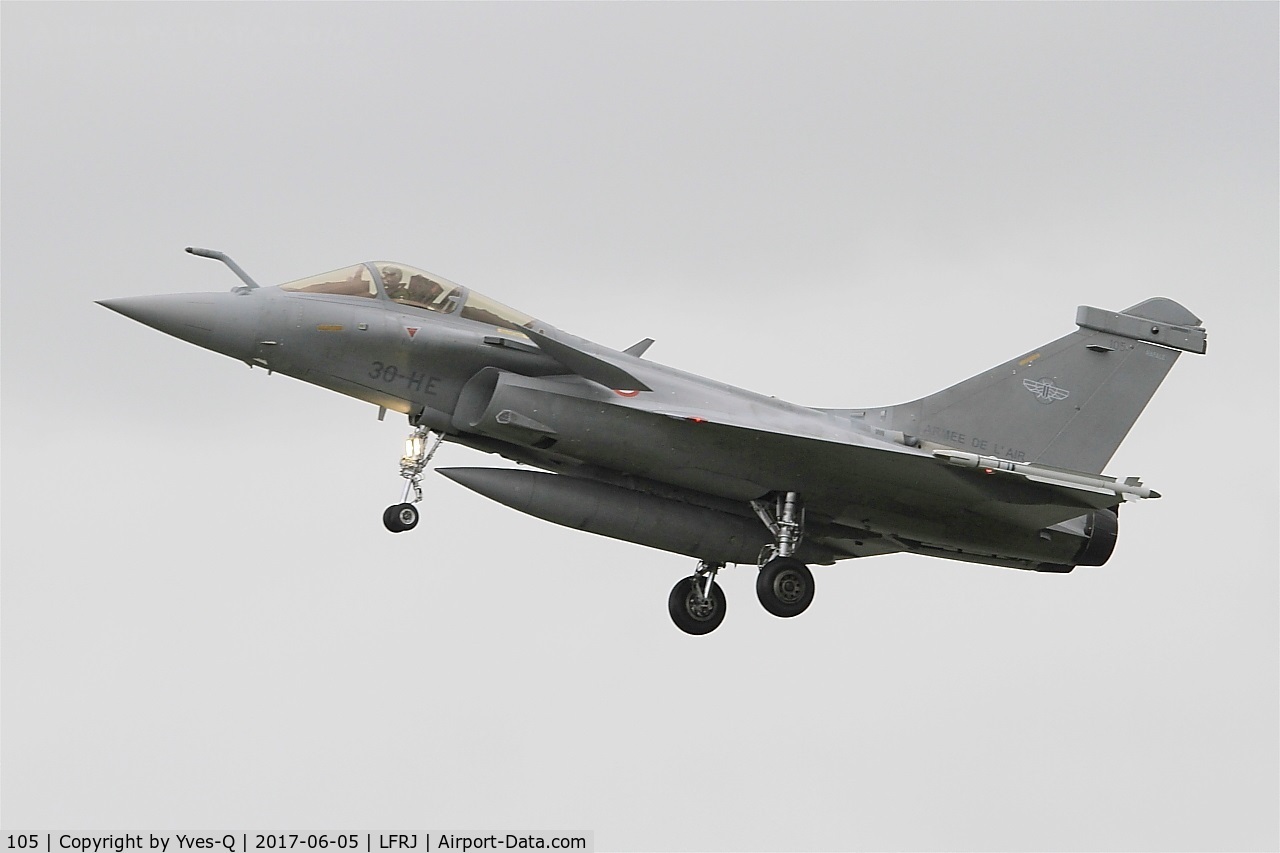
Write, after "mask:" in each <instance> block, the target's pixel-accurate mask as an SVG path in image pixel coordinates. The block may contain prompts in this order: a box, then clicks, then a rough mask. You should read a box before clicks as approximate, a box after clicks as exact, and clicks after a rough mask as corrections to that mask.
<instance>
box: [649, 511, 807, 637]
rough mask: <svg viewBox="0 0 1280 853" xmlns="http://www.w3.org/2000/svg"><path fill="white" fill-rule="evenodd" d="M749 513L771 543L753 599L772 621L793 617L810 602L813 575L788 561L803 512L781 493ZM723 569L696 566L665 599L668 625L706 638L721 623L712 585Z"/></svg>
mask: <svg viewBox="0 0 1280 853" xmlns="http://www.w3.org/2000/svg"><path fill="white" fill-rule="evenodd" d="M751 508H752V509H753V510H755V512H756V515H758V516H760V520H761V521H762V522H764V524H765V526H766V527H768V528H769V531H770V532H771V533H773V536H774V544H772V545H766V546H765V548H764V550H763V551H762V552H761V553H760V573H759V574H758V575H756V597H757V598H759V599H760V604H761V605H763V607H764V609H765V610H767V611H769V612H770V613H772V614H773V615H774V616H781V617H783V618H790V617H792V616H799V615H800V614H801V613H803V612H805V610H807V609H808V608H809V605H810V604H812V603H813V589H814V587H813V573H812V572H810V571H809V567H808V566H806V565H805V564H804V563H802V562H801V561H800V560H797V559H796V558H795V557H794V556H792V555H793V554H794V553H795V551H796V549H797V548H799V547H800V542H801V540H802V539H803V538H804V508H803V507H802V506H801V503H800V496H799V495H798V494H796V493H795V492H786V493H784V494H780V495H778V496H777V499H776V501H774V502H773V506H770V505H769V503H768V502H765V501H752V502H751ZM722 568H724V566H723V564H719V563H708V562H706V561H703V562H700V563H698V569H697V571H695V572H694V573H693V575H692V576H691V577H687V578H685V579H684V580H682V581H680V582H679V583H677V584H676V585H675V588H674V589H672V590H671V595H670V596H669V597H668V598H667V610H668V611H669V612H670V613H671V621H673V622H675V623H676V627H677V628H679V629H680V630H681V631H684V632H685V633H686V634H709V633H710V632H712V631H714V630H715V629H716V628H718V627H719V626H720V623H721V622H723V621H724V613H725V597H724V593H723V592H722V591H721V590H720V585H719V584H717V583H716V582H715V578H716V573H717V572H719V571H720V569H722Z"/></svg>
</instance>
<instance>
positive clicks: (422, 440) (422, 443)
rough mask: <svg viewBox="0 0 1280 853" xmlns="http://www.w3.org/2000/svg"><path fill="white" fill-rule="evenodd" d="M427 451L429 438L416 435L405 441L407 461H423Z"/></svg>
mask: <svg viewBox="0 0 1280 853" xmlns="http://www.w3.org/2000/svg"><path fill="white" fill-rule="evenodd" d="M426 451H427V437H426V436H425V435H419V434H418V433H416V432H415V433H414V434H413V435H411V436H409V437H408V438H406V439H405V440H404V456H405V458H406V459H421V458H422V455H423V454H424V453H426Z"/></svg>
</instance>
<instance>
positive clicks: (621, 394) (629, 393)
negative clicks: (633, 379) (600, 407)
mask: <svg viewBox="0 0 1280 853" xmlns="http://www.w3.org/2000/svg"><path fill="white" fill-rule="evenodd" d="M613 393H615V394H617V395H618V396H619V397H634V396H635V395H637V394H639V393H640V392H639V391H619V390H617V389H616V388H615V389H614V391H613Z"/></svg>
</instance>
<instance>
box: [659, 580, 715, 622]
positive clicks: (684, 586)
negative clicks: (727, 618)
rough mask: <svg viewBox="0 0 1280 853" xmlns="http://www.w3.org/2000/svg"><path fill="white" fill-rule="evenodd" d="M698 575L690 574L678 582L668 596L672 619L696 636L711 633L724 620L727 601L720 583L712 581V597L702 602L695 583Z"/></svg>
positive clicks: (668, 609) (668, 606) (668, 607)
mask: <svg viewBox="0 0 1280 853" xmlns="http://www.w3.org/2000/svg"><path fill="white" fill-rule="evenodd" d="M697 581H698V578H697V576H695V575H690V576H689V577H687V578H685V579H684V580H682V581H680V582H679V583H677V584H676V585H675V586H674V587H673V588H672V589H671V595H669V596H668V597H667V611H668V612H669V613H670V614H671V621H672V622H675V623H676V627H677V628H679V629H680V630H681V631H684V632H685V633H686V634H693V635H695V636H698V635H701V634H710V633H711V632H712V631H714V630H715V629H716V628H718V627H720V623H721V622H723V621H724V613H725V606H726V603H727V602H726V601H725V597H724V592H723V591H722V590H721V589H720V584H718V583H716V582H715V581H712V582H711V597H710V599H707V600H706V601H705V602H700V601H699V599H700V598H701V596H699V595H698V594H697V592H696V589H695V587H694V584H695V583H696V582H697Z"/></svg>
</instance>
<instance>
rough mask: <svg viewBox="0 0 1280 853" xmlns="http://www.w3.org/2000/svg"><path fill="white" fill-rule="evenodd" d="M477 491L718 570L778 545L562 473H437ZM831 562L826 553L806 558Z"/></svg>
mask: <svg viewBox="0 0 1280 853" xmlns="http://www.w3.org/2000/svg"><path fill="white" fill-rule="evenodd" d="M436 470H437V471H438V472H439V473H441V474H443V475H444V476H446V477H448V478H449V479H450V480H453V481H454V482H455V483H458V484H459V485H462V486H466V487H467V488H468V489H471V490H472V491H473V492H477V493H479V494H481V495H484V496H485V497H486V498H489V499H491V500H495V501H497V502H498V503H500V504H503V505H505V506H509V507H511V508H512V509H515V510H519V511H520V512H523V513H526V514H528V515H532V516H534V517H536V518H541V519H542V520H544V521H550V522H551V523H553V524H559V525H562V526H564V527H572V528H574V529H576V530H585V531H587V532H588V533H596V534H599V535H601V536H608V537H610V538H612V539H621V540H623V541H626V542H634V543H636V544H638V545H647V546H649V547H651V548H658V549H660V550H663V551H671V552H672V553H675V554H684V555H685V556H688V557H695V558H697V559H700V560H707V561H709V562H717V563H745V564H754V563H755V562H756V558H757V557H758V556H759V554H760V550H761V549H762V548H763V547H764V546H765V545H767V544H769V543H771V542H772V541H773V538H772V536H771V535H770V534H769V532H768V530H767V529H766V528H765V527H764V525H763V524H761V523H760V522H759V521H758V520H757V519H755V518H754V517H753V518H748V517H746V516H745V515H744V516H736V515H730V514H729V513H726V512H719V511H717V510H713V509H707V508H706V507H700V506H695V505H693V504H687V503H683V502H681V501H676V500H671V499H669V498H661V497H658V496H656V495H651V494H648V493H645V492H640V491H636V490H634V489H627V488H623V487H621V486H615V485H612V484H609V483H601V482H597V481H595V480H583V479H579V478H577V477H568V476H565V475H563V474H549V473H546V472H542V471H525V470H521V469H515V468H438V469H436ZM800 556H801V558H802V559H808V560H809V561H812V562H819V561H829V558H830V555H829V554H828V553H826V551H825V549H821V550H819V548H812V549H810V550H809V552H808V553H805V552H802V553H801V554H800Z"/></svg>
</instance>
